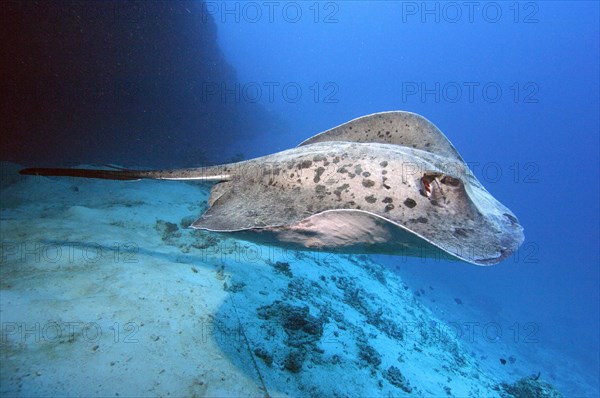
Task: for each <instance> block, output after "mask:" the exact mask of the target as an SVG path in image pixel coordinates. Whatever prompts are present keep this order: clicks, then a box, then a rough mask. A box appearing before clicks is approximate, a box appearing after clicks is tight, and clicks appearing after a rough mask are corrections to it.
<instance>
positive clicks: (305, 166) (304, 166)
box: [300, 160, 312, 169]
mask: <svg viewBox="0 0 600 398" xmlns="http://www.w3.org/2000/svg"><path fill="white" fill-rule="evenodd" d="M311 165H312V161H310V160H305V161H303V162H302V163H301V164H300V168H301V169H308V168H309V167H310V166H311Z"/></svg>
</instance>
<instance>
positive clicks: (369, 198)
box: [365, 195, 377, 203]
mask: <svg viewBox="0 0 600 398" xmlns="http://www.w3.org/2000/svg"><path fill="white" fill-rule="evenodd" d="M365 200H366V201H367V202H368V203H375V202H377V198H376V197H375V196H373V195H369V196H365Z"/></svg>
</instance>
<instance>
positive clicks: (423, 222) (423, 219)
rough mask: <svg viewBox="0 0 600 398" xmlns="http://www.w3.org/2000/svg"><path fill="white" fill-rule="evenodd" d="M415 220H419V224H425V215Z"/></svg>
mask: <svg viewBox="0 0 600 398" xmlns="http://www.w3.org/2000/svg"><path fill="white" fill-rule="evenodd" d="M417 222H420V223H421V224H427V219H426V218H425V217H419V218H417Z"/></svg>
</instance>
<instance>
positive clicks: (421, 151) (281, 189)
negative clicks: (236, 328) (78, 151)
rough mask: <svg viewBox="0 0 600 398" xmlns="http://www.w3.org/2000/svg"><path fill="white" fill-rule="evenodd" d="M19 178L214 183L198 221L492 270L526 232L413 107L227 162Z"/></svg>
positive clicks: (262, 236) (252, 236)
mask: <svg viewBox="0 0 600 398" xmlns="http://www.w3.org/2000/svg"><path fill="white" fill-rule="evenodd" d="M21 174H29V175H42V176H74V177H87V178H104V179H114V180H135V179H142V178H150V179H167V180H203V181H212V182H215V183H216V184H215V185H214V186H213V188H212V191H211V194H210V198H209V201H208V205H209V208H208V210H206V212H205V213H204V214H203V215H202V216H201V217H200V218H199V219H198V220H196V221H195V222H194V223H193V224H192V225H191V227H192V228H195V229H203V230H208V231H215V232H221V233H234V234H236V235H237V236H238V237H240V238H242V239H246V240H251V241H258V242H263V243H264V242H269V243H271V244H276V245H282V246H285V247H289V248H306V249H314V250H324V251H332V252H342V253H386V254H398V255H410V256H426V257H427V256H429V257H431V256H436V255H437V256H439V254H440V253H444V254H449V255H450V257H452V258H455V259H460V260H463V261H467V262H470V263H474V264H479V265H490V264H496V263H498V262H500V261H502V260H503V259H505V258H506V257H508V256H509V255H510V254H511V253H513V252H514V251H515V250H517V248H518V247H519V246H520V244H521V243H522V242H523V239H524V236H523V228H522V227H521V225H520V224H519V222H518V220H517V218H516V217H515V215H514V214H513V213H512V212H511V211H510V210H508V209H507V208H506V207H505V206H503V205H502V204H501V203H500V202H498V201H497V200H496V199H494V197H492V195H490V194H489V193H488V191H486V190H485V188H484V187H483V186H482V185H481V183H480V182H479V181H478V180H477V178H475V176H474V175H473V174H472V173H471V171H470V170H469V168H468V167H467V165H466V164H465V162H464V161H463V159H462V158H461V156H460V155H459V154H458V152H457V151H456V149H455V148H454V146H452V144H451V143H450V141H449V140H448V139H447V138H446V137H445V136H444V134H442V132H441V131H440V130H439V129H438V128H437V127H436V126H434V125H433V124H432V123H431V122H429V121H428V120H427V119H425V118H424V117H422V116H419V115H417V114H414V113H410V112H400V111H396V112H384V113H376V114H372V115H368V116H364V117H361V118H358V119H354V120H352V121H350V122H347V123H345V124H342V125H340V126H338V127H335V128H333V129H331V130H327V131H325V132H323V133H320V134H317V135H315V136H314V137H312V138H309V139H308V140H306V141H304V142H303V143H301V144H300V145H299V146H297V147H296V148H293V149H289V150H286V151H282V152H278V153H275V154H272V155H268V156H263V157H260V158H256V159H251V160H247V161H242V162H238V163H231V164H225V165H220V166H211V167H200V168H191V169H176V170H128V169H119V170H98V169H95V170H88V169H57V168H29V169H24V170H22V171H21ZM439 249H441V251H440V250H439Z"/></svg>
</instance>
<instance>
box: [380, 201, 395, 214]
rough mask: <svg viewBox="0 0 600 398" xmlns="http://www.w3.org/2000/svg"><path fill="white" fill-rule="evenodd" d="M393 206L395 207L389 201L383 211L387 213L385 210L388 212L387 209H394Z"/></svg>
mask: <svg viewBox="0 0 600 398" xmlns="http://www.w3.org/2000/svg"><path fill="white" fill-rule="evenodd" d="M394 207H395V206H394V205H393V204H391V203H390V204H389V205H387V206H385V209H383V211H384V212H386V213H387V212H389V211H391V210H393V209H394Z"/></svg>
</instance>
